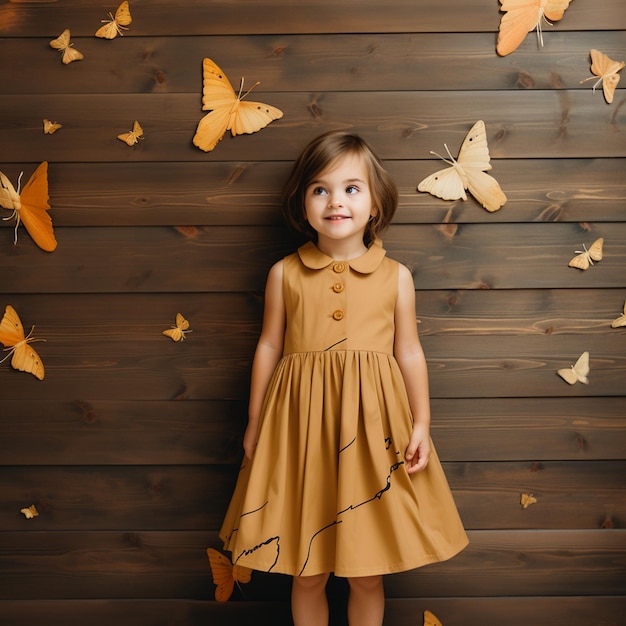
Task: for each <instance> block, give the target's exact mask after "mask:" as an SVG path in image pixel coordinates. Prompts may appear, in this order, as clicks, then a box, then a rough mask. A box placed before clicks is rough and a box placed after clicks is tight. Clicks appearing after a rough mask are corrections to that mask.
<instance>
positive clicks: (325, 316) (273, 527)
mask: <svg viewBox="0 0 626 626" xmlns="http://www.w3.org/2000/svg"><path fill="white" fill-rule="evenodd" d="M385 254H386V253H385V250H384V249H383V247H382V245H380V242H376V243H375V244H373V245H372V246H371V247H370V248H369V249H368V251H367V252H366V253H364V254H363V255H362V256H360V257H358V258H356V259H352V260H349V261H334V260H333V259H332V258H330V257H328V256H326V255H325V254H323V253H322V252H321V251H320V250H318V248H317V247H316V246H315V245H314V244H313V243H311V242H309V243H307V244H305V245H304V246H302V247H301V248H299V249H298V251H297V252H296V253H294V254H292V255H290V256H288V257H285V259H284V260H283V293H284V299H285V310H286V331H285V342H284V351H283V357H282V359H281V360H280V361H279V363H278V365H277V367H276V370H275V371H274V374H273V377H272V379H271V381H270V384H269V386H268V389H267V392H266V396H265V400H264V404H263V409H262V413H261V419H260V423H259V431H258V442H257V447H256V451H255V454H254V457H253V459H252V461H248V460H247V459H244V461H243V464H242V466H241V470H240V473H239V476H238V479H237V484H236V486H235V490H234V493H233V497H232V500H231V502H230V505H229V507H228V511H227V513H226V517H225V519H224V523H223V525H222V529H221V531H220V538H221V539H222V540H223V541H224V548H225V549H226V550H229V551H231V552H232V561H233V563H236V564H238V565H243V566H247V567H250V568H252V569H256V570H261V571H266V572H279V573H283V574H290V575H294V576H308V575H314V574H321V573H326V572H334V573H335V575H336V576H345V577H356V576H370V575H375V574H388V573H392V572H400V571H406V570H410V569H414V568H416V567H420V566H422V565H426V564H428V563H434V562H437V561H443V560H446V559H448V558H450V557H452V556H454V555H455V554H456V553H458V552H459V551H460V550H462V549H463V548H464V547H465V546H466V545H467V543H468V540H467V536H466V534H465V531H464V529H463V525H462V523H461V520H460V518H459V515H458V512H457V509H456V506H455V504H454V501H453V499H452V494H451V492H450V489H449V486H448V483H447V481H446V478H445V475H444V473H443V469H442V467H441V463H440V462H439V459H438V457H437V454H436V452H435V449H434V447H433V449H432V452H431V455H430V458H429V462H428V465H427V467H426V469H425V470H423V471H421V472H418V473H417V474H413V475H411V476H409V474H408V473H407V472H406V469H405V467H404V463H403V461H404V452H405V450H406V447H407V445H408V442H409V438H410V435H411V432H412V426H413V418H412V416H411V410H410V408H409V402H408V397H407V392H406V389H405V386H404V381H403V378H402V374H401V372H400V369H399V366H398V364H397V362H396V360H395V358H394V356H393V340H394V309H395V304H396V298H397V292H398V263H397V262H396V261H392V260H391V259H389V258H387V257H386V256H385Z"/></svg>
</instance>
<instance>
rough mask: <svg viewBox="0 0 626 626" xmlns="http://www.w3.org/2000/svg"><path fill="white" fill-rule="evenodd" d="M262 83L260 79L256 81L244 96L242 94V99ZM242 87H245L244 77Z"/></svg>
mask: <svg viewBox="0 0 626 626" xmlns="http://www.w3.org/2000/svg"><path fill="white" fill-rule="evenodd" d="M260 84H261V81H260V80H257V81H256V83H254V85H252V87H250V89H248V91H246V93H244V94H243V96H241V98H240V100H241V99H243V98H245V97H246V96H247V95H248V94H249V93H250V92H251V91H252V90H253V89H254V88H255V87H258V86H259V85H260ZM241 87H242V88H243V78H242V79H241ZM239 93H240V94H241V91H239Z"/></svg>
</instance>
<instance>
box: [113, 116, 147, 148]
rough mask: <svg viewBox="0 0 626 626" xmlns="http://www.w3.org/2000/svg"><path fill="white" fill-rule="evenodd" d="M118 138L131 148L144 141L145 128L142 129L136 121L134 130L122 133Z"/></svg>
mask: <svg viewBox="0 0 626 626" xmlns="http://www.w3.org/2000/svg"><path fill="white" fill-rule="evenodd" d="M117 138H118V139H120V140H121V141H123V142H124V143H125V144H127V145H129V146H134V145H135V144H136V143H138V142H139V140H140V139H143V128H141V125H140V124H139V122H138V121H137V120H135V121H134V122H133V130H132V131H130V132H129V133H122V134H121V135H118V136H117Z"/></svg>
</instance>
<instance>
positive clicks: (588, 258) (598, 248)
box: [568, 237, 604, 270]
mask: <svg viewBox="0 0 626 626" xmlns="http://www.w3.org/2000/svg"><path fill="white" fill-rule="evenodd" d="M603 245H604V238H603V237H600V238H599V239H596V240H595V241H594V242H593V243H592V244H591V247H590V248H589V250H587V247H586V246H585V244H583V248H584V250H574V252H576V256H575V257H574V258H573V259H572V260H571V261H570V262H569V263H568V265H569V267H575V268H577V269H579V270H586V269H588V268H589V265H593V262H594V261H601V260H602V246H603Z"/></svg>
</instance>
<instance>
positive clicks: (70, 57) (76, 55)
mask: <svg viewBox="0 0 626 626" xmlns="http://www.w3.org/2000/svg"><path fill="white" fill-rule="evenodd" d="M84 58H85V57H84V56H83V54H82V52H79V51H78V50H76V48H73V47H72V46H68V47H67V48H65V50H63V56H62V57H61V60H62V61H63V63H65V65H67V64H68V63H71V62H72V61H81V60H82V59H84Z"/></svg>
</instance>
